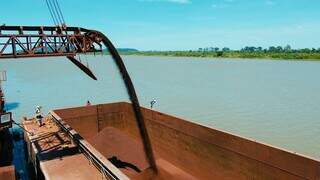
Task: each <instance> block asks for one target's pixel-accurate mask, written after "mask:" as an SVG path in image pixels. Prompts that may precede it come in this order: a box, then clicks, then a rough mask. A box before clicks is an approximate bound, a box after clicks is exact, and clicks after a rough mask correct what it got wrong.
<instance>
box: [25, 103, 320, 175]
mask: <svg viewBox="0 0 320 180" xmlns="http://www.w3.org/2000/svg"><path fill="white" fill-rule="evenodd" d="M141 111H142V113H143V116H144V117H145V122H146V127H147V130H148V132H149V134H150V140H151V144H152V147H153V150H154V154H155V159H156V167H157V171H153V170H151V169H150V164H149V163H148V161H147V158H146V156H145V153H144V148H143V145H142V144H143V142H142V140H141V136H140V133H139V128H138V125H137V122H136V120H135V116H134V111H133V108H132V105H131V104H130V103H126V102H119V103H111V104H101V105H93V106H85V107H76V108H68V109H58V110H53V111H51V112H50V113H49V116H48V117H47V118H46V120H45V125H44V126H42V127H39V126H38V125H37V124H36V123H35V121H33V120H27V119H25V120H24V121H23V125H24V127H25V128H26V129H27V130H28V131H29V132H30V133H31V134H30V133H25V140H26V142H27V144H28V149H29V159H30V161H31V162H32V163H33V165H34V166H35V169H36V170H37V172H38V174H39V175H38V177H42V178H44V179H101V178H105V179H265V180H269V179H281V180H282V179H290V180H291V179H292V180H298V179H299V180H300V179H301V180H302V179H310V180H319V179H320V161H319V160H316V159H312V158H309V157H305V156H302V155H299V154H296V153H293V152H289V151H286V150H282V149H279V148H276V147H273V146H270V145H266V144H263V143H260V142H256V141H254V140H250V139H245V138H243V137H240V136H236V135H233V134H230V133H227V132H223V131H220V130H216V129H213V128H209V127H205V126H202V125H198V124H195V123H192V122H190V121H186V120H184V119H180V118H177V117H173V116H170V115H167V114H164V113H161V112H157V111H154V110H151V109H147V108H141ZM88 176H90V177H91V178H88Z"/></svg>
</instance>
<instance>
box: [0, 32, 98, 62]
mask: <svg viewBox="0 0 320 180" xmlns="http://www.w3.org/2000/svg"><path fill="white" fill-rule="evenodd" d="M100 42H101V40H99V38H97V36H94V35H93V34H92V33H89V30H87V29H83V28H76V27H66V28H64V27H62V26H57V27H35V26H0V58H20V57H44V56H75V55H76V53H86V52H100V51H102V45H101V43H100Z"/></svg>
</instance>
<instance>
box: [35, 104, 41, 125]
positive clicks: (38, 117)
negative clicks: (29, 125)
mask: <svg viewBox="0 0 320 180" xmlns="http://www.w3.org/2000/svg"><path fill="white" fill-rule="evenodd" d="M41 108H42V107H41V106H37V108H36V120H37V122H38V124H39V127H41V126H42V119H43V115H42V113H41Z"/></svg>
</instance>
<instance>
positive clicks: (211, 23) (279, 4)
mask: <svg viewBox="0 0 320 180" xmlns="http://www.w3.org/2000/svg"><path fill="white" fill-rule="evenodd" d="M59 2H60V5H61V6H62V10H63V12H64V16H65V19H66V21H67V24H68V25H69V26H82V27H86V28H92V29H97V30H100V31H103V32H104V33H106V34H107V35H108V36H109V37H110V38H111V39H112V41H113V42H114V43H115V44H116V46H118V47H131V48H137V49H140V50H189V49H197V48H198V47H211V46H213V47H216V46H217V47H225V46H226V47H230V48H233V49H239V48H241V47H244V46H247V45H249V46H262V47H269V46H271V45H282V46H284V45H287V44H290V45H291V46H292V47H294V48H303V47H310V48H311V47H316V48H319V47H320V35H319V33H320V0H59ZM0 23H1V24H2V23H5V24H7V25H52V24H53V23H52V20H51V18H50V15H49V12H48V10H47V7H46V4H45V0H2V2H1V6H0Z"/></svg>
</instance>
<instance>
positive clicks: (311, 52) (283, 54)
mask: <svg viewBox="0 0 320 180" xmlns="http://www.w3.org/2000/svg"><path fill="white" fill-rule="evenodd" d="M120 53H121V54H123V55H142V56H173V57H221V58H257V59H292V60H293V59H300V60H320V48H319V49H315V48H312V49H309V48H304V49H291V47H290V46H289V45H287V46H285V47H281V46H278V47H274V46H272V47H269V48H267V49H263V48H262V47H245V48H242V49H241V50H231V49H229V48H226V47H225V48H222V49H220V48H214V47H210V48H199V49H198V50H189V51H138V50H132V51H120Z"/></svg>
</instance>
